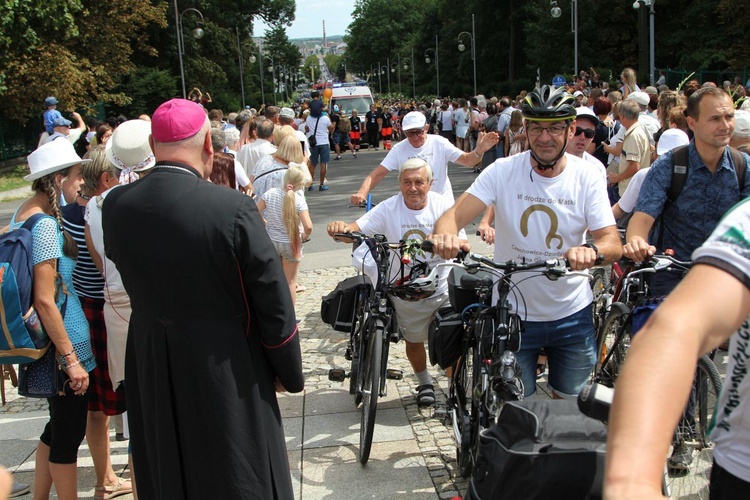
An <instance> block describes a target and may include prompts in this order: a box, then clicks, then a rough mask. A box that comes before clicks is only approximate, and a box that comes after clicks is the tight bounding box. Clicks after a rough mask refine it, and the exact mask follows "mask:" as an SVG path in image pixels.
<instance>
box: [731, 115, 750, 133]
mask: <svg viewBox="0 0 750 500" xmlns="http://www.w3.org/2000/svg"><path fill="white" fill-rule="evenodd" d="M734 123H735V125H734V135H736V136H737V137H743V138H744V137H750V111H745V110H744V109H738V110H737V111H735V112H734Z"/></svg>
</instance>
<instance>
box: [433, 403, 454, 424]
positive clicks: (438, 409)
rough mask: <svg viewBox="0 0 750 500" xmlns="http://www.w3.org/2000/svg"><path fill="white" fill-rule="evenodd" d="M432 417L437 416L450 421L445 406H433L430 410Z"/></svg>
mask: <svg viewBox="0 0 750 500" xmlns="http://www.w3.org/2000/svg"><path fill="white" fill-rule="evenodd" d="M432 418H437V419H439V420H447V421H449V422H450V420H451V417H450V414H449V413H448V409H447V408H445V406H435V409H434V410H433V411H432Z"/></svg>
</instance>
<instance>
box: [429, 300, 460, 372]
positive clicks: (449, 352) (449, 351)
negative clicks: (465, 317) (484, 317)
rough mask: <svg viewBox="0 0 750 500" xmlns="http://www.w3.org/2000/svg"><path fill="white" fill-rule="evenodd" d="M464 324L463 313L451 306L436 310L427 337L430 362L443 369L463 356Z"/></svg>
mask: <svg viewBox="0 0 750 500" xmlns="http://www.w3.org/2000/svg"><path fill="white" fill-rule="evenodd" d="M463 334H464V325H463V321H462V320H461V314H459V313H457V312H455V311H453V308H452V307H451V306H444V307H441V308H440V309H438V310H437V312H435V318H434V319H433V320H432V323H430V330H429V334H428V338H427V346H428V349H427V350H428V352H429V354H430V364H431V365H432V366H435V365H438V366H439V367H440V368H442V369H446V368H448V367H449V366H452V365H453V363H455V362H456V360H457V359H458V358H459V357H460V356H461V350H462V348H463V340H464V335H463Z"/></svg>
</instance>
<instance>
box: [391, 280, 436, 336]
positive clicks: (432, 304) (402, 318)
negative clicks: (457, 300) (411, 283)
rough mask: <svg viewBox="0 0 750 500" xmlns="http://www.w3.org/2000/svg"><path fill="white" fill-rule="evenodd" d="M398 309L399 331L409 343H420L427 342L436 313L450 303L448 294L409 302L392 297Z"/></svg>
mask: <svg viewBox="0 0 750 500" xmlns="http://www.w3.org/2000/svg"><path fill="white" fill-rule="evenodd" d="M391 300H392V301H393V306H394V307H395V309H396V318H397V320H398V329H399V330H400V331H401V335H402V336H403V337H404V339H406V341H408V342H412V343H415V344H416V343H419V342H426V341H427V334H428V332H429V329H430V323H431V322H432V318H433V317H434V316H435V311H437V310H438V309H440V307H441V306H442V305H443V304H445V302H447V301H448V293H447V292H446V293H444V294H442V295H433V296H432V297H428V298H426V299H423V300H417V301H414V302H409V301H406V300H401V299H399V298H398V297H391Z"/></svg>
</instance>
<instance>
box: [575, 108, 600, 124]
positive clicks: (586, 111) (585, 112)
mask: <svg viewBox="0 0 750 500" xmlns="http://www.w3.org/2000/svg"><path fill="white" fill-rule="evenodd" d="M581 117H584V118H588V119H589V120H591V121H592V122H593V123H594V125H595V126H596V125H599V118H598V117H597V116H596V115H595V114H594V112H593V111H591V108H589V107H588V106H581V107H580V108H576V119H578V118H581Z"/></svg>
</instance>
